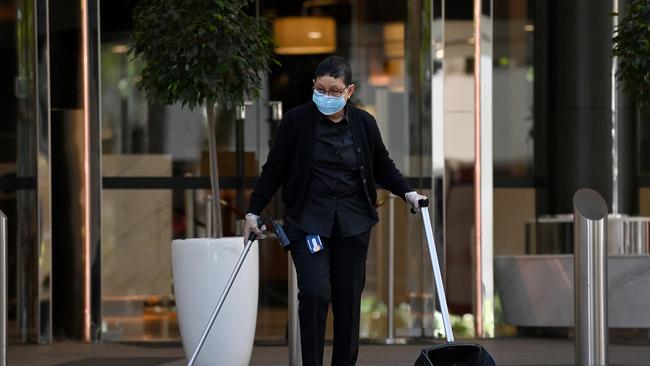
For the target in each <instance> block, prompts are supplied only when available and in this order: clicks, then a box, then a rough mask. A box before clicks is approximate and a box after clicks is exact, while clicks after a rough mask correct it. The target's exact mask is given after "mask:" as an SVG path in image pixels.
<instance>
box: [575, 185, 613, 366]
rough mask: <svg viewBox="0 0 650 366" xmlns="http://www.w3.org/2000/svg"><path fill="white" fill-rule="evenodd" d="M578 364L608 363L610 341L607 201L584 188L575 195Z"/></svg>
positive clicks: (589, 365)
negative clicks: (608, 321) (608, 319)
mask: <svg viewBox="0 0 650 366" xmlns="http://www.w3.org/2000/svg"><path fill="white" fill-rule="evenodd" d="M573 214H574V215H573V225H574V226H573V243H574V272H573V278H574V280H573V282H574V301H575V308H574V312H575V364H576V365H582V366H605V365H607V364H608V354H607V343H608V329H607V245H606V241H607V231H606V230H607V204H606V203H605V200H604V199H603V198H602V196H601V195H600V194H598V192H596V191H594V190H591V189H586V188H582V189H579V190H578V191H577V192H576V193H575V195H574V196H573Z"/></svg>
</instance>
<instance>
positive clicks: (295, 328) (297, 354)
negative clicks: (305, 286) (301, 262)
mask: <svg viewBox="0 0 650 366" xmlns="http://www.w3.org/2000/svg"><path fill="white" fill-rule="evenodd" d="M288 262H289V268H288V270H289V330H288V333H289V334H288V338H289V339H288V343H289V366H302V350H301V348H300V320H299V317H298V277H297V275H296V268H295V267H294V266H293V261H292V260H291V256H289V260H288Z"/></svg>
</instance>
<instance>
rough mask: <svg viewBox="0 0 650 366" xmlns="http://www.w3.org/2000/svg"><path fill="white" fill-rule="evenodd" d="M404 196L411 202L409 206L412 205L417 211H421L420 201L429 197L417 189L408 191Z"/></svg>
mask: <svg viewBox="0 0 650 366" xmlns="http://www.w3.org/2000/svg"><path fill="white" fill-rule="evenodd" d="M404 198H406V202H407V203H408V204H409V206H411V208H412V209H413V210H415V212H420V202H419V201H420V200H426V199H428V198H427V196H423V195H421V194H419V193H418V192H416V191H411V192H407V193H406V194H405V195H404Z"/></svg>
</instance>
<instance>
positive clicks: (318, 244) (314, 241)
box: [306, 234, 323, 254]
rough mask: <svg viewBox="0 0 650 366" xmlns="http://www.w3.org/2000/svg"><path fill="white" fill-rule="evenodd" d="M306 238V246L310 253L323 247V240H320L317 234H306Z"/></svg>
mask: <svg viewBox="0 0 650 366" xmlns="http://www.w3.org/2000/svg"><path fill="white" fill-rule="evenodd" d="M306 239H307V248H309V251H310V252H311V254H314V253H316V252H319V251H321V250H322V249H323V242H322V241H321V240H320V236H319V235H313V234H309V235H307V237H306Z"/></svg>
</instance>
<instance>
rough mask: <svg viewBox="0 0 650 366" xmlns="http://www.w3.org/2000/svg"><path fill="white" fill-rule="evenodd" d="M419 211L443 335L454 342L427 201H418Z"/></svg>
mask: <svg viewBox="0 0 650 366" xmlns="http://www.w3.org/2000/svg"><path fill="white" fill-rule="evenodd" d="M419 204H420V209H421V211H422V221H424V232H425V236H426V238H427V244H428V245H429V255H431V265H432V267H433V277H434V279H435V281H436V291H437V292H438V301H439V302H440V311H441V312H442V321H443V323H444V325H445V335H446V336H447V342H453V341H454V333H453V332H452V330H451V320H450V319H449V309H447V297H446V296H445V289H444V287H443V286H442V274H441V273H440V263H439V262H438V252H437V251H436V243H435V240H434V239H433V230H432V229H431V219H430V218H429V207H428V206H429V201H428V200H420V203H419Z"/></svg>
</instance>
